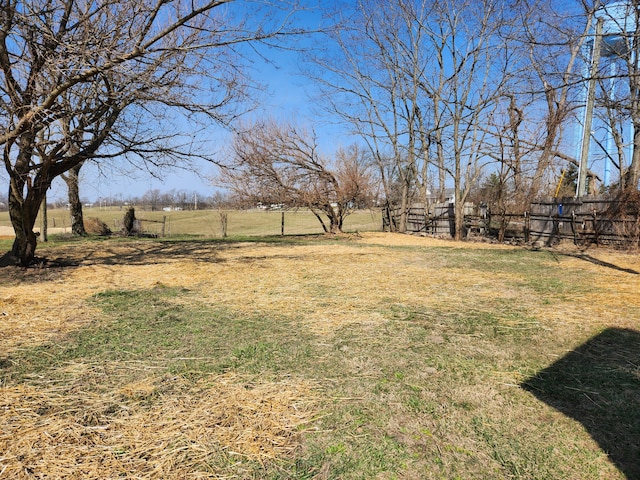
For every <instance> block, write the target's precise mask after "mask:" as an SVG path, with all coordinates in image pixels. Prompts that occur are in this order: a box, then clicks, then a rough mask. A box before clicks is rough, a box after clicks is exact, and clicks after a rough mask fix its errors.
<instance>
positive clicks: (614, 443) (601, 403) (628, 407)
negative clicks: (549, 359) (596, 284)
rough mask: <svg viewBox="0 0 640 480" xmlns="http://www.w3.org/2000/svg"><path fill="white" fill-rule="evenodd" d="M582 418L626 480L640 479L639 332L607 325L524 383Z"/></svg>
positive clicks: (545, 399)
mask: <svg viewBox="0 0 640 480" xmlns="http://www.w3.org/2000/svg"><path fill="white" fill-rule="evenodd" d="M521 386H522V388H523V389H525V390H527V391H529V392H531V393H532V394H533V395H535V396H536V397H537V398H538V399H539V400H542V401H543V402H545V403H547V404H548V405H550V406H551V407H553V408H555V409H556V410H558V411H560V412H562V413H563V414H565V415H567V416H569V417H571V418H573V419H575V420H577V421H578V422H580V423H581V424H582V425H583V426H584V427H585V429H586V430H587V431H588V432H589V433H590V434H591V436H592V438H593V439H594V440H595V441H596V442H598V444H599V445H600V448H602V450H603V451H604V452H605V453H607V454H608V456H609V458H610V459H611V461H612V462H613V463H614V464H615V465H616V466H617V468H618V469H619V470H620V471H621V472H622V473H624V474H625V475H626V476H627V478H629V479H640V332H637V331H635V330H629V329H621V328H609V329H607V330H605V331H603V332H602V333H600V334H599V335H597V336H596V337H594V338H592V339H591V340H589V341H587V342H586V343H584V344H583V345H581V346H580V347H578V348H577V349H575V350H573V351H572V352H570V353H568V354H567V355H565V356H564V357H563V358H561V359H560V360H558V361H557V362H555V363H554V364H552V365H551V366H549V367H547V368H545V369H544V370H541V371H540V372H538V373H537V374H536V375H535V376H533V377H531V378H529V379H528V380H526V381H525V382H523V383H522V385H521Z"/></svg>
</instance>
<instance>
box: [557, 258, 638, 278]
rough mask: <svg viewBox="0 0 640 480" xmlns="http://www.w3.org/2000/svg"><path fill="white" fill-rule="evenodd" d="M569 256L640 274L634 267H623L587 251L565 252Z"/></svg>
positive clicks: (620, 270)
mask: <svg viewBox="0 0 640 480" xmlns="http://www.w3.org/2000/svg"><path fill="white" fill-rule="evenodd" d="M563 255H566V256H568V257H573V258H578V259H580V260H584V261H585V262H589V263H593V264H594V265H600V266H601V267H606V268H611V269H612V270H618V271H619V272H625V273H630V274H632V275H640V272H638V271H636V270H634V269H632V268H623V267H620V266H618V265H616V264H614V263H609V262H605V261H604V260H600V259H598V258H595V257H592V256H591V255H587V254H585V253H565V254H563Z"/></svg>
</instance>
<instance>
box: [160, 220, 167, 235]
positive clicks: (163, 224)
mask: <svg viewBox="0 0 640 480" xmlns="http://www.w3.org/2000/svg"><path fill="white" fill-rule="evenodd" d="M166 222H167V216H166V215H163V216H162V234H161V235H162V238H164V226H165V224H166Z"/></svg>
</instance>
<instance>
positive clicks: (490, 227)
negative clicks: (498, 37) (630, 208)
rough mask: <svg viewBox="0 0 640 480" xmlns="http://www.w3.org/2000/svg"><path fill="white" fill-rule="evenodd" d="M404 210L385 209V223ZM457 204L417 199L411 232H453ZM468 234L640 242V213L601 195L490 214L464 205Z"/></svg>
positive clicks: (396, 218) (551, 200) (630, 244)
mask: <svg viewBox="0 0 640 480" xmlns="http://www.w3.org/2000/svg"><path fill="white" fill-rule="evenodd" d="M400 213H401V212H400V209H389V210H387V211H385V212H384V213H383V228H384V229H385V230H390V229H391V226H392V225H394V226H397V225H399V224H400ZM454 225H455V214H454V208H453V204H450V203H436V204H432V205H427V206H425V205H423V204H414V205H412V206H411V207H410V208H409V209H408V211H407V232H410V233H416V234H423V235H434V236H453V235H454V234H455V229H454ZM464 229H465V231H464V232H463V236H464V237H470V236H482V237H491V238H498V239H499V240H501V241H502V240H507V241H518V242H527V243H529V242H531V243H538V244H544V245H553V244H556V243H558V242H560V241H563V240H570V241H573V242H574V243H576V244H580V245H586V244H598V245H614V246H619V247H625V248H629V247H636V248H637V247H638V244H639V238H640V217H639V216H638V215H637V214H633V213H631V214H630V213H628V212H626V213H625V209H624V208H623V205H621V202H620V201H618V200H612V199H607V198H604V197H599V196H588V197H583V198H581V199H576V198H572V197H568V198H548V199H541V200H538V201H536V202H534V203H532V204H531V208H530V210H529V211H528V212H525V213H523V214H503V215H497V214H495V213H494V214H491V212H489V211H488V210H487V209H486V208H482V207H479V206H476V205H474V204H472V203H467V204H465V218H464Z"/></svg>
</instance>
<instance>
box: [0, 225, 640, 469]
mask: <svg viewBox="0 0 640 480" xmlns="http://www.w3.org/2000/svg"><path fill="white" fill-rule="evenodd" d="M49 243H50V245H46V246H45V245H44V244H42V245H40V247H39V250H38V252H37V254H38V255H39V256H40V257H45V258H46V259H47V262H46V263H45V264H44V265H43V266H42V267H41V268H29V269H26V270H25V269H19V268H16V267H0V341H1V342H2V343H1V344H2V350H0V479H2V478H11V479H32V478H52V479H56V478H65V479H66V478H71V479H74V478H77V479H99V478H100V479H102V478H132V479H133V478H142V479H186V478H218V479H231V478H236V479H237V478H240V479H257V478H260V479H263V478H267V479H285V478H286V479H305V478H306V479H312V478H313V479H373V478H378V479H393V478H397V479H465V480H466V479H541V480H542V479H544V480H549V479H563V480H565V479H575V480H585V479H625V478H627V479H638V478H640V297H639V295H640V256H638V254H637V252H636V253H633V254H630V253H622V252H616V251H611V250H605V249H596V248H593V249H589V250H586V251H583V252H580V251H577V250H573V249H571V248H565V249H554V250H544V249H543V250H539V251H532V250H528V249H526V248H520V247H506V246H497V245H489V244H481V243H477V244H474V243H464V244H456V243H453V242H448V241H443V240H435V239H429V238H421V237H412V236H404V235H395V234H385V233H362V234H353V235H345V236H342V237H337V238H335V237H324V236H305V237H263V238H255V239H253V240H246V239H245V241H233V240H229V241H221V240H204V239H201V240H181V241H179V240H171V241H167V240H164V241H161V240H154V239H143V240H135V239H116V238H113V239H102V240H97V239H90V240H83V241H74V240H66V241H55V242H49ZM9 246H10V243H9V241H7V240H5V241H0V247H2V248H3V250H4V251H6V250H7V249H8V248H9Z"/></svg>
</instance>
